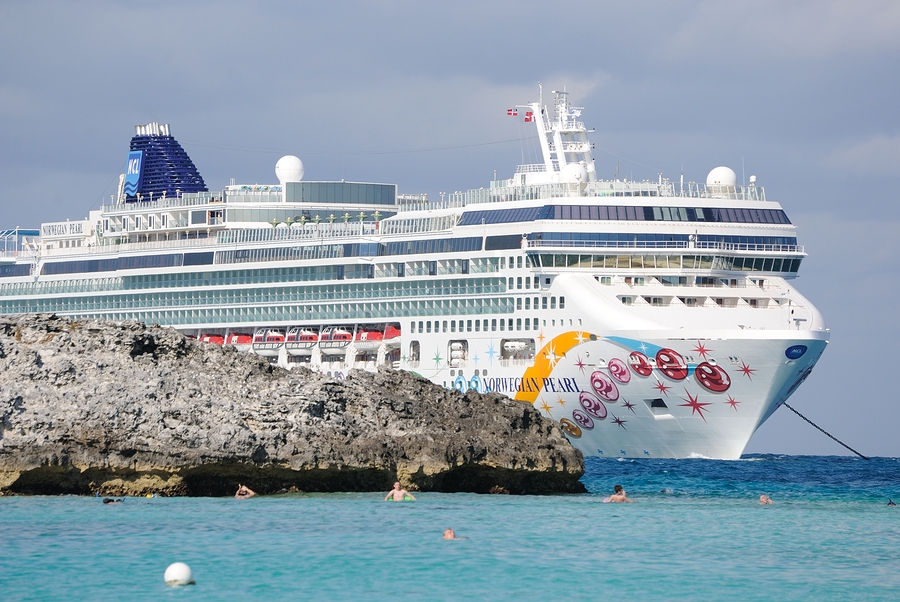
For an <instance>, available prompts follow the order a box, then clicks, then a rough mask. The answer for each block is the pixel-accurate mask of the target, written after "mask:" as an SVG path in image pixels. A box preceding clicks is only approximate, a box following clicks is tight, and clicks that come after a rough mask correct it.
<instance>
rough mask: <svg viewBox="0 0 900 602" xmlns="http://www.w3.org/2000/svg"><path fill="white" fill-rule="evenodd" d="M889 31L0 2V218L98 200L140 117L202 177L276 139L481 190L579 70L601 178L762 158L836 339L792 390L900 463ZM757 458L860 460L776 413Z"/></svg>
mask: <svg viewBox="0 0 900 602" xmlns="http://www.w3.org/2000/svg"><path fill="white" fill-rule="evenodd" d="M897 32H900V3H898V2H895V1H893V0H854V1H853V2H847V1H846V0H843V1H842V0H837V1H836V0H813V1H805V0H795V1H792V2H784V1H783V0H754V1H746V0H730V1H729V2H721V1H715V0H713V1H705V0H680V1H679V2H671V0H660V1H652V0H646V1H642V0H636V1H633V2H611V1H604V0H584V1H577V0H557V1H556V2H552V3H551V2H535V1H532V0H516V1H507V0H492V1H490V2H485V1H484V0H479V1H469V0H460V1H456V2H442V3H437V2H415V1H406V0H382V1H375V0H372V1H345V2H342V1H337V0H336V1H334V2H301V1H283V2H268V1H258V2H253V3H250V2H239V1H237V0H208V1H206V0H199V1H191V0H179V1H167V0H160V1H155V2H141V3H139V2H124V1H121V2H120V1H112V0H110V1H105V2H102V1H95V0H81V1H79V2H77V3H75V2H64V1H58V2H51V1H42V0H27V1H23V0H3V1H2V2H0V229H2V228H11V227H16V226H21V227H38V226H39V224H40V223H41V222H43V221H62V220H64V219H67V218H69V219H73V220H74V219H82V218H85V217H86V216H87V214H88V212H89V211H90V210H91V209H97V208H99V207H100V205H101V204H103V203H104V202H108V201H109V198H110V195H111V194H114V193H115V186H116V184H117V182H118V176H119V174H120V173H124V166H125V158H126V155H127V151H128V143H129V141H130V139H131V136H133V135H134V126H135V125H137V124H145V123H149V122H151V121H158V122H160V123H168V124H170V126H171V132H172V135H173V136H175V138H176V139H177V140H178V141H179V142H180V143H181V144H182V146H183V147H184V148H185V150H186V151H187V152H188V154H189V155H190V156H191V158H192V159H193V161H194V163H195V164H196V165H197V167H198V169H199V171H200V173H201V174H202V175H203V177H204V179H205V180H206V183H207V185H208V186H209V188H210V189H211V190H221V189H222V188H223V187H224V186H226V185H227V184H228V183H229V182H230V180H231V179H232V178H233V179H235V181H236V182H237V183H242V184H250V183H276V182H277V179H276V178H275V175H274V165H275V162H276V161H277V160H278V158H279V157H281V156H283V155H285V154H294V155H297V156H298V157H300V158H301V159H302V160H303V162H304V166H305V169H306V176H305V179H307V180H334V179H341V178H343V179H347V180H355V181H368V182H387V183H394V184H397V185H398V187H399V191H400V192H401V193H421V192H424V193H427V194H428V195H429V197H430V198H439V195H440V194H441V193H442V192H452V191H457V190H468V189H472V188H480V187H482V186H488V183H489V181H490V180H491V179H493V178H494V175H495V174H496V176H497V177H499V178H505V177H510V176H511V175H512V173H513V171H514V169H515V166H516V165H518V164H519V163H522V162H525V163H531V162H536V161H537V160H538V155H537V146H536V138H535V137H534V132H533V130H530V129H526V126H525V124H523V123H521V120H520V119H514V118H510V117H507V116H506V109H507V108H509V107H511V106H514V105H516V104H523V103H527V102H532V101H536V100H538V98H539V90H540V88H539V84H540V86H541V87H542V88H543V91H544V101H545V102H551V101H552V94H550V91H551V90H555V89H562V88H565V89H566V90H567V91H569V92H570V99H571V101H572V103H573V104H575V105H577V106H582V107H584V113H583V119H584V121H585V123H586V125H587V126H588V127H589V128H594V129H595V132H594V133H593V134H591V137H592V138H591V139H592V141H593V142H594V143H595V145H596V150H595V154H594V158H595V164H596V168H597V173H598V175H599V176H600V177H603V178H611V177H614V176H615V175H616V174H618V175H619V177H626V178H633V179H636V180H644V179H651V180H656V179H657V178H658V177H660V174H662V177H667V178H670V179H672V180H678V179H679V178H680V177H681V176H682V174H683V175H684V179H685V181H697V182H705V179H706V174H707V173H708V172H709V171H710V170H711V169H712V168H714V167H716V166H718V165H727V166H729V167H731V168H732V169H734V170H735V172H736V173H737V174H738V178H739V180H740V181H741V182H744V181H746V180H747V179H748V178H749V176H750V175H756V177H757V183H758V185H761V186H764V187H765V189H766V195H767V197H768V198H769V199H770V200H776V201H779V202H780V203H781V204H782V206H783V207H784V208H785V210H786V212H787V214H788V216H789V218H790V219H791V220H792V222H793V223H794V224H796V225H797V226H798V229H799V238H800V243H801V244H803V245H805V248H806V251H807V252H808V253H809V257H807V258H806V259H805V260H804V261H803V266H802V267H801V270H800V277H799V278H798V279H797V280H796V281H795V285H796V287H797V288H798V290H800V291H801V292H802V293H803V294H804V295H805V296H807V298H809V299H810V300H811V301H813V303H814V304H815V305H816V306H817V307H818V308H819V309H820V310H821V311H822V313H823V314H824V316H825V318H826V321H827V323H828V326H829V328H830V329H831V333H832V335H831V343H830V345H829V347H828V349H827V350H826V352H825V354H824V356H823V357H822V359H821V361H820V362H819V364H818V366H817V367H816V369H815V371H814V372H813V374H812V375H811V376H810V378H809V379H807V381H806V383H805V384H804V385H803V386H802V387H801V388H800V389H799V390H798V392H797V393H795V394H794V396H793V397H792V398H791V399H790V401H789V403H790V404H791V405H792V406H793V407H794V408H796V409H797V410H798V411H800V412H801V413H803V414H804V415H806V416H807V417H808V418H809V419H810V420H812V421H813V422H815V423H816V424H818V425H819V426H820V427H822V428H823V429H825V430H826V431H828V432H830V433H831V434H832V435H834V436H835V437H837V438H838V439H840V440H842V441H844V442H845V443H846V444H847V445H849V446H850V447H853V448H854V449H856V450H857V451H859V452H860V453H862V454H864V455H868V456H891V457H898V456H900V436H898V433H897V430H898V426H900V396H898V389H900V375H895V374H893V371H894V369H896V368H898V366H894V365H893V364H892V363H891V362H892V361H893V360H891V361H888V360H889V359H890V358H892V357H894V356H896V355H898V353H897V351H895V350H894V346H895V343H893V342H892V341H898V342H900V327H898V324H900V320H898V316H897V312H898V298H900V279H898V271H900V270H898V265H900V262H898V261H897V260H896V259H895V258H896V257H898V256H900V235H898V226H900V202H898V201H900V199H898V196H900V193H898V190H900V187H898V186H896V185H895V183H896V179H897V174H898V173H900V111H898V107H900V36H898V35H897ZM898 372H900V371H898ZM895 376H898V378H894V377H895ZM747 452H748V453H786V454H823V455H842V454H849V453H851V452H849V451H847V450H846V449H844V448H843V447H841V446H840V445H838V444H837V443H835V442H834V441H833V440H831V439H829V438H828V437H826V436H825V435H823V434H822V433H820V432H819V431H817V430H816V429H814V428H813V427H811V426H810V425H808V424H807V423H805V422H804V421H802V420H801V419H800V418H798V417H797V416H796V415H794V414H793V413H791V412H789V411H788V410H787V409H784V408H782V409H780V410H779V411H778V412H776V413H775V415H774V416H773V417H772V418H770V419H769V420H768V421H767V422H766V423H765V424H764V425H763V426H762V427H761V428H760V429H759V431H758V432H757V433H756V434H755V435H754V437H753V439H752V440H751V441H750V444H749V446H748V448H747Z"/></svg>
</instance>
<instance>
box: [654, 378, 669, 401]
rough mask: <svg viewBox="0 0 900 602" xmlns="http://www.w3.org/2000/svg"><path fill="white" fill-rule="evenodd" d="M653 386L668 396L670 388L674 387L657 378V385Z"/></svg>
mask: <svg viewBox="0 0 900 602" xmlns="http://www.w3.org/2000/svg"><path fill="white" fill-rule="evenodd" d="M653 388H654V389H656V390H657V391H659V392H660V393H662V394H663V395H665V396H666V397H668V396H669V389H671V388H672V387H667V386H666V385H664V384H663V383H662V382H660V381H659V380H657V381H656V386H654V387H653Z"/></svg>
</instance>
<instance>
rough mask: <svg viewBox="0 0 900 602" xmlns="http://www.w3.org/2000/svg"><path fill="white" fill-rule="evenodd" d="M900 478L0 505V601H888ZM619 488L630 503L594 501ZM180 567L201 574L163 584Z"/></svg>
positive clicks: (805, 461) (656, 465)
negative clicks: (393, 498)
mask: <svg viewBox="0 0 900 602" xmlns="http://www.w3.org/2000/svg"><path fill="white" fill-rule="evenodd" d="M898 474H900V459H897V458H873V459H871V460H865V459H862V458H859V457H837V456H828V457H822V456H773V455H750V456H745V457H743V458H742V459H740V460H735V461H713V460H652V459H651V460H647V459H644V460H616V459H602V458H588V459H587V466H586V474H585V476H584V477H583V482H584V484H585V486H586V487H587V489H588V490H589V492H590V493H588V494H581V495H564V496H511V495H476V494H439V493H420V494H417V495H416V498H417V499H416V501H407V502H400V503H390V502H385V501H384V494H383V493H347V494H302V493H291V494H283V495H273V496H257V497H254V498H251V499H249V500H235V499H233V498H125V500H124V501H123V502H122V503H118V504H104V503H103V501H102V499H101V498H91V497H44V496H35V497H11V498H2V499H0V541H2V542H3V554H0V575H2V597H3V599H5V600H63V599H66V600H113V599H116V600H119V599H128V600H151V599H152V600H156V599H176V598H177V599H185V600H188V599H189V600H195V601H196V600H223V599H239V600H276V599H281V600H397V599H404V600H513V599H515V600H597V599H601V598H604V599H609V598H614V597H622V598H627V599H632V600H670V599H690V600H700V599H719V600H725V599H731V600H770V599H773V598H778V599H782V600H837V599H841V600H887V599H896V595H897V592H898V591H900V570H898V568H900V509H898V508H897V507H895V506H890V505H889V500H890V499H891V498H892V497H893V499H894V500H898V499H900V478H898ZM616 484H621V485H622V486H623V487H624V488H625V490H626V492H627V496H628V498H629V499H632V500H634V501H635V502H636V503H631V504H628V503H603V500H604V498H606V497H607V496H609V494H611V493H612V491H613V487H614V485H616ZM385 493H386V492H385ZM761 495H766V496H768V497H769V498H770V499H771V500H772V503H771V504H760V502H759V499H760V496H761ZM445 529H453V530H454V532H455V534H456V537H457V538H459V539H458V540H453V541H448V540H445V539H443V538H442V534H443V532H444V530H445ZM175 562H184V563H186V564H187V565H188V566H189V567H190V568H191V571H192V573H193V577H194V579H195V581H196V584H195V585H190V586H186V587H184V588H171V587H167V586H166V584H165V583H164V579H163V576H164V573H165V571H166V568H167V567H168V566H169V565H171V564H172V563H175Z"/></svg>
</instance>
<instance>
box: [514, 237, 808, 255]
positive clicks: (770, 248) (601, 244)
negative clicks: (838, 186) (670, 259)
mask: <svg viewBox="0 0 900 602" xmlns="http://www.w3.org/2000/svg"><path fill="white" fill-rule="evenodd" d="M526 245H527V247H528V248H545V247H550V248H566V249H572V248H575V249H713V250H717V251H754V252H767V253H805V250H804V247H803V245H771V244H768V245H767V244H752V243H722V242H703V241H701V242H695V243H690V242H685V241H677V240H669V241H638V240H636V241H613V240H610V241H606V240H528V241H526Z"/></svg>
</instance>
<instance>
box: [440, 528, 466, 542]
mask: <svg viewBox="0 0 900 602" xmlns="http://www.w3.org/2000/svg"><path fill="white" fill-rule="evenodd" d="M444 539H456V540H459V539H469V538H468V537H457V536H456V533H455V532H454V531H453V529H444Z"/></svg>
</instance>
